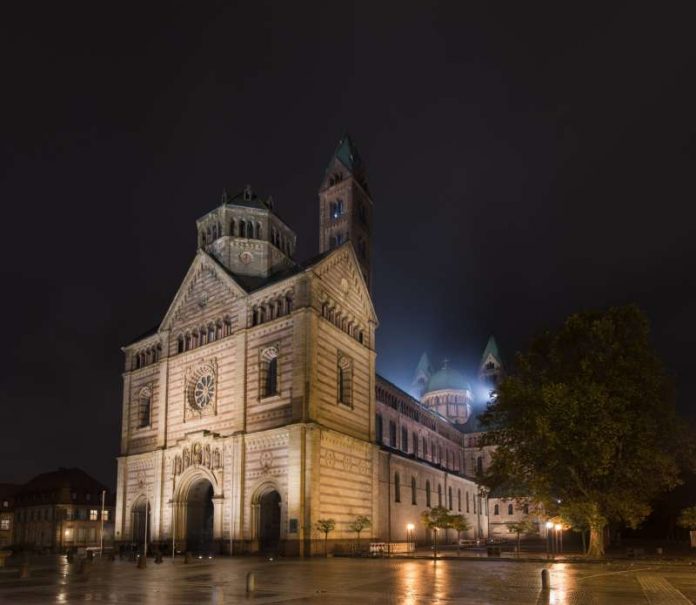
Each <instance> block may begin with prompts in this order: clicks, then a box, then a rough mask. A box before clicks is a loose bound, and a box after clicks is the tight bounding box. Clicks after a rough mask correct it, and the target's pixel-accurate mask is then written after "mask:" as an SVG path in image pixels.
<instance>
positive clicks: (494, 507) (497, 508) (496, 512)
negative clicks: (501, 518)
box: [493, 504, 500, 516]
mask: <svg viewBox="0 0 696 605" xmlns="http://www.w3.org/2000/svg"><path fill="white" fill-rule="evenodd" d="M493 514H494V515H496V516H497V515H499V514H500V506H498V505H497V504H496V505H494V506H493Z"/></svg>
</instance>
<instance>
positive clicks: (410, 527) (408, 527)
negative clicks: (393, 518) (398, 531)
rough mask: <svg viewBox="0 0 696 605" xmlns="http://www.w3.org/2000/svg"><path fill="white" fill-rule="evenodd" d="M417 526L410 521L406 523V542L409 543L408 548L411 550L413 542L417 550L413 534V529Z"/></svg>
mask: <svg viewBox="0 0 696 605" xmlns="http://www.w3.org/2000/svg"><path fill="white" fill-rule="evenodd" d="M415 528H416V526H415V525H414V524H413V523H409V524H408V525H406V544H407V545H408V546H407V548H408V550H409V552H411V543H413V550H414V551H415V550H416V548H415V539H414V536H413V530H414V529H415Z"/></svg>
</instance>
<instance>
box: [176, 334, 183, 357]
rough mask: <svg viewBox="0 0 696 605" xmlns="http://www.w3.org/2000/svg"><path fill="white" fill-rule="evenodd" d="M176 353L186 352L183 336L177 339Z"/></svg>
mask: <svg viewBox="0 0 696 605" xmlns="http://www.w3.org/2000/svg"><path fill="white" fill-rule="evenodd" d="M176 352H177V353H183V352H184V337H183V336H179V338H177V339H176Z"/></svg>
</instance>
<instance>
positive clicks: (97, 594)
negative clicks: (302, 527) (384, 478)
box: [0, 558, 696, 605]
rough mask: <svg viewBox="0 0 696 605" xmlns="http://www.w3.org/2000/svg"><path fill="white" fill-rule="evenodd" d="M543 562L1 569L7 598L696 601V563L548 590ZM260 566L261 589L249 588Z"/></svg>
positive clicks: (588, 569) (608, 569)
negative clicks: (24, 573)
mask: <svg viewBox="0 0 696 605" xmlns="http://www.w3.org/2000/svg"><path fill="white" fill-rule="evenodd" d="M544 567H545V565H544V564H543V563H531V562H519V563H518V562H506V561H485V560H470V559H469V560H460V561H457V560H442V561H438V562H437V563H436V564H434V563H433V562H432V561H430V560H425V559H418V560H396V559H393V560H387V559H378V560H369V559H338V558H335V559H313V560H292V559H286V560H276V561H266V560H264V559H259V558H221V559H215V560H210V561H209V560H203V561H196V562H194V563H192V564H189V565H186V564H184V563H183V561H180V560H177V562H176V563H172V562H171V560H165V561H164V563H162V564H161V565H155V564H154V563H153V562H152V561H148V566H147V568H146V569H137V568H136V566H135V564H134V563H128V562H125V561H116V562H108V561H103V562H100V561H97V562H95V563H94V564H93V565H92V566H91V567H90V568H89V569H88V570H87V571H86V572H85V573H82V574H80V573H79V571H78V568H79V566H78V565H77V564H72V565H67V564H66V563H64V558H46V559H38V560H35V561H34V564H33V566H32V570H31V577H29V578H25V579H19V578H18V577H17V576H18V570H17V569H16V568H14V569H13V568H9V569H4V570H0V571H1V572H2V573H0V603H14V604H17V605H21V604H29V603H31V604H33V603H81V602H97V603H148V604H153V605H154V604H155V603H157V604H159V603H173V604H183V603H193V604H196V605H202V604H204V603H210V604H221V603H248V602H251V601H253V602H255V603H259V604H261V603H298V604H299V603H331V604H340V605H343V604H346V605H347V604H353V603H360V604H361V605H367V604H369V603H379V604H384V603H389V604H392V603H393V604H403V605H415V604H417V603H418V604H419V603H481V604H489V603H520V604H527V603H529V604H534V605H538V604H542V603H544V604H554V605H560V604H563V603H573V604H577V603H591V604H595V603H596V604H603V603H616V604H631V605H634V604H636V603H649V604H667V603H669V604H674V605H680V604H684V603H691V602H693V601H694V599H696V568H695V567H691V566H688V565H685V564H684V563H675V564H672V565H670V564H665V563H660V564H657V563H645V564H642V563H641V562H635V563H632V564H625V563H623V564H570V563H556V564H549V565H548V566H546V567H548V569H549V570H550V572H551V587H552V588H551V590H550V591H548V592H545V591H543V590H542V589H541V579H540V576H541V570H542V569H543V568H544ZM248 572H253V573H254V576H255V580H256V592H255V593H254V595H253V597H251V598H249V597H247V595H246V576H247V573H248Z"/></svg>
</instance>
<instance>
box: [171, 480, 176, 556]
mask: <svg viewBox="0 0 696 605" xmlns="http://www.w3.org/2000/svg"><path fill="white" fill-rule="evenodd" d="M176 512H177V511H176V507H175V506H174V494H172V563H175V562H176Z"/></svg>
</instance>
